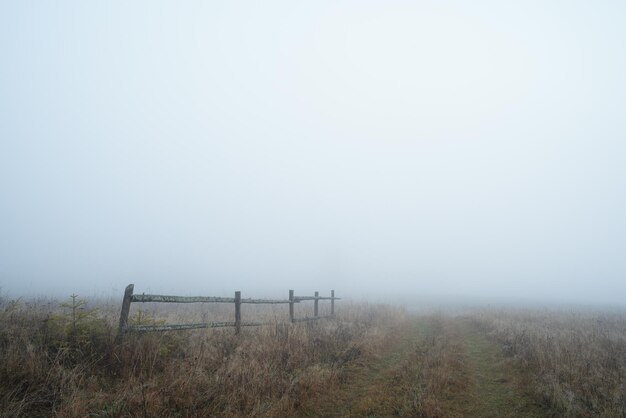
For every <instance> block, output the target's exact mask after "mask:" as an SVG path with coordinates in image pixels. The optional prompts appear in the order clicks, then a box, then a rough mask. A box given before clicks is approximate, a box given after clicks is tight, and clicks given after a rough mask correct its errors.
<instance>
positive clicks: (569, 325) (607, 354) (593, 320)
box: [472, 310, 626, 417]
mask: <svg viewBox="0 0 626 418" xmlns="http://www.w3.org/2000/svg"><path fill="white" fill-rule="evenodd" d="M472 317H473V319H474V320H475V321H476V322H477V323H478V324H479V325H480V326H481V327H482V328H483V329H484V330H485V331H486V332H488V333H489V334H490V335H491V336H492V337H493V338H494V339H495V340H496V341H498V343H499V344H500V346H501V348H502V350H503V352H504V353H505V355H507V356H508V357H509V358H510V361H511V363H512V364H513V365H515V366H516V368H517V370H518V372H519V376H520V378H519V383H520V384H521V386H522V387H523V389H524V390H525V391H526V392H527V393H528V394H530V395H531V396H532V397H533V398H534V399H535V400H536V402H538V403H540V404H541V405H543V406H545V407H546V408H549V409H550V410H552V411H554V412H553V413H554V415H557V416H604V417H619V416H624V415H625V414H626V317H625V316H624V314H622V313H594V312H551V311H543V312H542V311H527V310H502V311H494V310H490V311H481V312H477V313H475V314H474V315H472Z"/></svg>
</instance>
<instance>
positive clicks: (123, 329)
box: [117, 284, 340, 342]
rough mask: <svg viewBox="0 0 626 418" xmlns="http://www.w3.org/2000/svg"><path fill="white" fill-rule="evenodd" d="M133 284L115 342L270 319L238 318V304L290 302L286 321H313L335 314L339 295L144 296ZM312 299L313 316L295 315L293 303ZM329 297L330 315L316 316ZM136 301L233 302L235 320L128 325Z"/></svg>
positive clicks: (126, 295)
mask: <svg viewBox="0 0 626 418" xmlns="http://www.w3.org/2000/svg"><path fill="white" fill-rule="evenodd" d="M134 288H135V285H133V284H129V285H128V286H126V291H125V292H124V299H123V300H122V312H121V313H120V324H119V330H118V334H117V341H118V342H119V341H121V339H122V338H123V336H124V334H125V333H127V332H151V331H174V330H186V329H198V328H220V327H234V328H235V332H236V333H237V334H238V333H239V332H240V330H241V327H255V326H260V325H269V324H270V323H269V322H246V321H242V320H241V304H242V303H253V304H258V305H261V304H271V305H275V304H286V305H287V304H288V305H289V320H290V321H291V323H295V322H304V321H315V320H318V319H322V318H329V317H333V316H334V315H335V300H339V299H340V298H336V297H335V291H334V290H331V291H330V297H323V296H320V295H319V292H315V294H314V295H313V296H295V295H294V292H293V290H290V291H289V299H242V298H241V292H240V291H237V292H235V297H234V298H225V297H216V296H166V295H146V294H145V293H142V294H140V295H137V294H134V293H133V291H134ZM309 300H312V301H313V316H312V317H305V318H295V316H294V305H295V304H296V303H300V302H304V301H309ZM320 300H330V315H326V316H320V315H319V301H320ZM133 302H134V303H137V302H161V303H234V304H235V320H234V321H232V322H230V321H229V322H203V323H195V324H163V325H129V324H128V316H129V313H130V305H131V303H133Z"/></svg>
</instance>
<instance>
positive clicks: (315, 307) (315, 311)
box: [313, 292, 320, 316]
mask: <svg viewBox="0 0 626 418" xmlns="http://www.w3.org/2000/svg"><path fill="white" fill-rule="evenodd" d="M319 296H320V292H315V305H313V316H317V314H318V312H319V311H318V307H319V300H318V299H317V298H318V297H319Z"/></svg>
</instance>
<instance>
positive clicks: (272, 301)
mask: <svg viewBox="0 0 626 418" xmlns="http://www.w3.org/2000/svg"><path fill="white" fill-rule="evenodd" d="M241 303H258V304H268V305H272V304H276V305H277V304H281V303H284V304H287V303H291V301H290V300H288V299H241Z"/></svg>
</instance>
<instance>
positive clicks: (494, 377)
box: [457, 320, 545, 417]
mask: <svg viewBox="0 0 626 418" xmlns="http://www.w3.org/2000/svg"><path fill="white" fill-rule="evenodd" d="M457 326H458V327H459V329H460V333H461V336H462V338H463V343H464V345H465V350H466V355H467V364H466V366H467V370H468V372H469V377H470V379H471V382H472V385H471V390H470V391H469V393H462V394H460V400H462V401H465V405H466V406H465V408H464V415H466V416H475V417H541V416H545V411H542V410H540V409H539V408H538V407H536V406H535V405H533V403H532V402H531V401H530V400H529V399H528V398H527V397H525V396H524V395H523V394H521V393H520V392H519V391H518V390H517V388H516V387H515V384H514V382H513V381H512V380H513V377H514V375H513V373H514V371H513V370H512V369H511V368H510V367H509V366H508V365H507V364H506V362H505V359H504V357H503V355H502V351H501V350H500V348H499V347H498V346H497V345H496V344H494V343H493V342H492V341H490V340H489V339H488V338H487V336H486V335H484V333H482V332H481V331H480V330H478V329H477V327H476V326H474V325H473V324H470V323H468V322H467V321H462V320H461V321H457Z"/></svg>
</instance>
